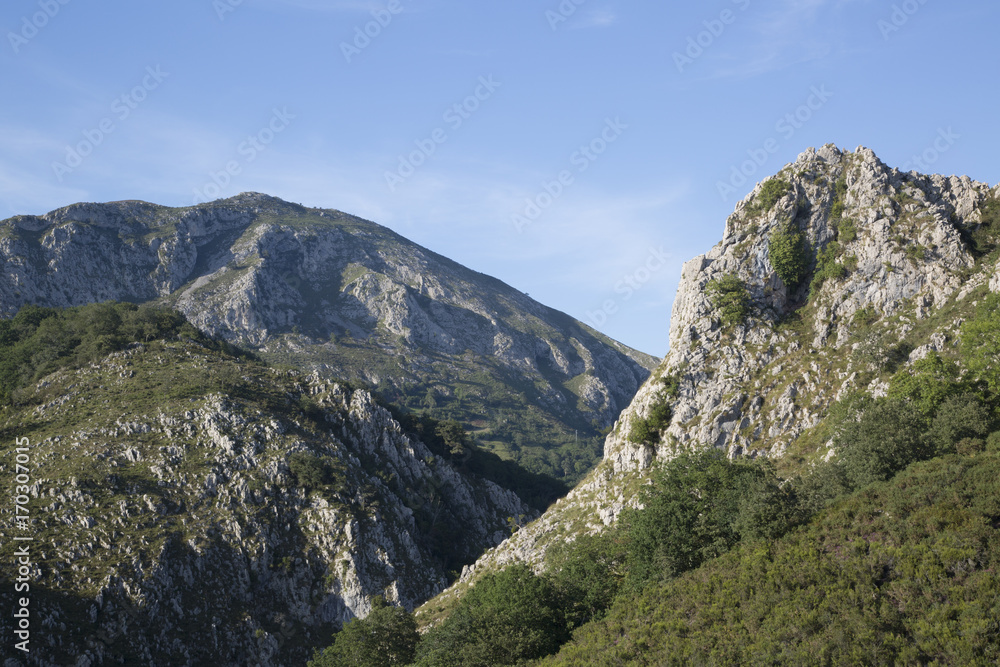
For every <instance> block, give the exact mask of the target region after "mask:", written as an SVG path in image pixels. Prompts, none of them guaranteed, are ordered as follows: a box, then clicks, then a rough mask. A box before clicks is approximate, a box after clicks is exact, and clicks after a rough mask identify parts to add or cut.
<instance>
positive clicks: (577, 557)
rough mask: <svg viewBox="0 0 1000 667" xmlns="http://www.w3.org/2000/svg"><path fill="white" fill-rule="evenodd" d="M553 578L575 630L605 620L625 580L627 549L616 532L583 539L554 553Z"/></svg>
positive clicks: (550, 560) (621, 537)
mask: <svg viewBox="0 0 1000 667" xmlns="http://www.w3.org/2000/svg"><path fill="white" fill-rule="evenodd" d="M549 553H550V558H549V563H550V567H549V574H550V576H551V577H552V581H553V583H554V584H555V586H556V588H557V589H559V591H560V593H561V595H562V597H563V599H564V601H565V602H564V604H565V605H566V613H567V618H568V619H569V621H570V624H571V625H573V626H578V625H582V624H583V623H586V622H588V621H591V620H594V619H598V618H601V617H602V616H603V615H604V614H605V612H606V611H607V610H608V609H610V608H611V604H612V603H613V602H614V600H615V597H616V596H617V595H618V591H619V589H620V588H621V585H622V581H623V580H624V578H625V562H626V559H627V555H628V552H627V548H626V543H625V540H624V538H623V536H622V535H621V534H620V532H619V531H617V530H615V529H609V530H607V531H605V532H604V533H601V534H599V535H580V536H579V537H577V538H576V539H575V540H574V541H572V542H570V543H564V544H560V545H558V546H556V547H554V548H553V549H552V550H551V551H550V552H549Z"/></svg>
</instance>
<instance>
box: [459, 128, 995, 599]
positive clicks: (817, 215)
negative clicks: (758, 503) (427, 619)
mask: <svg viewBox="0 0 1000 667" xmlns="http://www.w3.org/2000/svg"><path fill="white" fill-rule="evenodd" d="M998 196H1000V186H997V187H994V188H991V187H990V186H989V185H987V184H985V183H980V182H977V181H973V180H972V179H970V178H968V177H966V176H940V175H924V174H919V173H916V172H901V171H899V170H898V169H894V168H891V167H889V166H887V165H886V164H884V163H883V162H882V161H881V160H879V158H878V157H877V156H876V155H875V153H874V152H873V151H871V150H870V149H867V148H863V147H859V148H858V149H857V150H855V151H854V152H847V151H842V150H840V149H838V148H837V147H836V146H833V145H827V146H823V147H822V148H820V149H818V150H815V149H809V150H807V151H805V152H803V153H802V154H801V155H799V156H798V158H797V159H796V161H795V162H793V163H791V164H788V165H786V166H785V167H784V168H783V169H782V170H781V171H780V172H779V173H778V174H777V175H775V176H774V177H773V178H771V179H768V180H766V181H764V182H762V183H759V184H758V185H757V186H756V187H755V188H754V190H753V192H751V193H750V194H749V195H748V196H747V197H746V198H745V199H744V200H743V201H741V202H739V203H738V204H737V205H736V208H735V210H734V212H733V213H732V215H730V216H729V218H728V220H727V221H726V227H725V232H724V234H723V238H722V240H721V241H720V242H719V243H718V244H717V245H716V246H714V247H713V248H711V249H710V250H709V251H708V252H707V253H705V254H704V255H701V256H699V257H696V258H694V259H692V260H691V261H689V262H687V263H685V264H684V267H683V270H682V275H681V280H680V284H679V287H678V291H677V297H676V299H675V301H674V306H673V313H672V316H671V321H670V334H669V335H670V351H669V353H668V354H667V356H666V358H665V359H664V360H663V362H662V364H661V365H660V366H659V368H657V369H656V370H655V371H654V372H653V375H652V376H651V377H650V379H649V380H647V382H646V383H645V384H644V385H643V386H642V388H640V390H639V391H638V393H637V394H636V397H635V398H634V399H633V401H632V404H631V405H630V406H629V407H628V408H627V409H626V410H625V411H624V412H623V413H622V415H621V417H620V419H619V420H618V422H617V423H616V424H615V427H614V429H613V430H612V432H611V433H610V434H609V435H608V437H607V440H606V442H605V458H604V460H603V462H602V463H601V465H599V466H598V468H597V469H596V470H595V471H594V472H593V473H591V474H590V475H589V476H588V477H587V479H585V480H584V481H583V482H582V483H581V484H580V485H579V486H577V487H576V488H575V489H574V490H573V491H572V492H571V493H570V494H569V496H568V497H567V498H564V499H563V500H561V501H560V502H559V503H557V504H556V505H554V506H553V507H552V508H550V509H549V511H548V512H546V513H545V514H544V515H543V516H542V517H541V518H540V519H539V520H537V521H536V522H534V523H533V524H531V525H529V526H527V527H526V528H524V529H522V530H521V531H519V532H518V533H517V534H515V535H513V536H512V537H511V538H510V539H509V540H507V541H506V542H505V543H504V544H502V545H501V546H499V547H498V548H496V549H494V550H491V551H490V552H488V553H487V554H486V555H484V557H483V558H482V559H480V561H479V562H477V563H476V565H474V566H471V567H470V568H468V569H467V571H466V573H465V576H464V579H465V580H466V581H468V580H470V579H472V578H474V577H475V576H477V575H478V573H480V572H483V571H487V570H490V569H493V568H496V567H500V566H503V565H504V564H506V563H509V562H511V561H517V560H521V561H526V562H529V563H533V564H535V566H536V567H537V568H539V569H541V568H543V567H544V564H543V563H544V555H545V551H546V549H547V548H548V546H549V545H551V544H553V543H555V542H557V541H560V540H571V539H573V536H574V535H576V534H578V533H581V532H594V531H598V530H601V529H603V528H604V526H606V525H609V524H610V523H612V522H613V521H614V520H615V519H616V517H617V516H618V514H619V513H620V511H621V510H622V509H623V508H624V507H625V506H627V505H629V504H630V503H634V502H635V498H636V495H635V494H636V491H637V489H639V488H641V485H642V483H643V479H644V475H645V471H646V470H647V469H648V468H649V467H650V466H651V465H652V464H653V462H654V461H655V460H657V459H665V458H670V457H672V456H673V455H674V453H675V452H676V451H678V449H679V448H682V447H685V448H690V447H717V448H720V449H724V450H726V451H727V452H728V453H729V454H730V455H731V456H738V455H744V456H771V457H781V456H782V455H784V454H785V453H786V452H788V451H789V448H790V447H793V446H797V447H799V448H800V449H799V450H796V451H797V453H798V455H799V456H805V455H815V456H823V455H826V454H827V453H828V450H827V449H826V448H827V447H829V446H830V443H820V445H819V446H820V449H819V451H801V447H802V446H804V445H799V444H797V440H798V439H799V438H800V436H802V435H803V434H805V433H806V432H808V431H809V429H811V428H812V427H814V426H815V425H817V424H818V423H819V421H820V419H821V417H822V415H824V414H826V411H827V410H828V408H829V406H830V405H831V403H833V402H834V401H835V400H837V399H839V398H840V397H842V396H844V395H845V394H846V393H847V392H849V391H852V390H863V391H868V392H870V393H872V394H874V395H878V394H880V393H881V392H883V391H884V390H885V387H886V384H885V379H886V378H885V375H884V373H885V371H884V368H885V366H884V363H885V361H886V359H888V358H889V357H895V358H898V357H900V356H902V363H907V355H909V360H910V361H912V360H915V359H918V358H920V357H921V356H922V355H926V354H927V353H928V352H929V351H934V350H943V349H945V346H946V345H953V344H954V343H955V340H956V338H957V327H958V326H959V325H960V324H961V321H960V319H958V320H956V318H953V317H950V316H949V315H948V314H947V313H948V312H950V311H948V310H947V308H952V307H956V306H955V304H956V303H959V304H961V303H964V300H968V299H974V298H975V297H974V295H975V294H976V293H977V290H983V289H985V288H986V287H987V285H988V288H989V289H991V290H993V291H998V290H1000V264H998V265H996V266H989V265H984V264H983V263H982V261H983V258H982V257H977V255H976V254H975V253H974V252H973V251H972V248H971V245H970V242H969V239H970V238H972V237H973V236H974V234H975V233H976V231H977V229H978V228H979V226H980V225H981V223H983V221H984V220H983V211H984V205H986V203H987V202H988V201H990V200H992V199H995V198H997V197H998ZM783 232H784V233H788V232H791V233H793V234H800V235H801V237H802V239H803V240H804V243H803V244H802V247H803V259H804V265H805V275H804V276H803V280H802V281H801V282H800V283H799V284H798V285H787V284H785V282H784V281H783V280H782V278H781V277H780V276H779V275H778V273H777V271H776V270H775V267H774V266H773V264H772V260H771V257H770V250H771V243H772V241H773V240H774V239H775V238H776V235H778V234H780V233H783ZM725 276H735V277H736V278H737V279H738V281H739V282H740V283H741V284H742V285H743V286H744V287H745V289H746V294H747V295H748V297H749V316H748V317H747V318H746V320H745V322H743V323H741V324H738V325H727V324H726V323H725V322H724V321H723V320H722V318H721V317H720V313H719V309H718V308H716V307H715V306H714V305H713V303H712V298H711V296H710V290H709V289H708V288H709V285H710V284H711V283H712V282H713V281H717V280H719V279H721V278H723V277H725ZM941 313H944V314H941ZM893 363H898V362H896V361H894V362H893ZM873 364H874V366H873ZM880 364H883V365H882V366H880ZM873 367H874V368H881V369H882V370H880V371H878V372H874V373H873V372H872V368H873ZM862 378H864V379H865V380H864V381H865V384H859V383H860V382H861V381H862ZM664 380H667V381H668V382H666V383H665V382H664ZM668 387H669V388H668ZM663 404H667V405H668V406H669V414H670V420H669V424H668V425H667V426H666V428H665V429H664V430H663V432H662V437H659V438H657V439H655V440H654V441H646V442H636V441H635V438H634V437H633V428H634V426H635V425H636V424H638V423H639V422H640V421H643V420H647V419H648V418H649V416H650V415H651V414H652V413H653V406H654V405H663ZM809 446H811V447H815V446H816V445H809ZM455 594H456V593H455V591H450V592H448V593H446V594H445V597H448V596H453V595H455Z"/></svg>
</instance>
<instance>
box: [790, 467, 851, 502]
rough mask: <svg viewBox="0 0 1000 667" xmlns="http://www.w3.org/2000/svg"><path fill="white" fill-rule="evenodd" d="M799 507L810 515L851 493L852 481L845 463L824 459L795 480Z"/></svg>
mask: <svg viewBox="0 0 1000 667" xmlns="http://www.w3.org/2000/svg"><path fill="white" fill-rule="evenodd" d="M795 490H796V495H797V496H798V500H799V507H800V508H801V509H802V511H803V512H804V513H805V514H807V515H809V514H814V513H816V512H819V511H820V510H822V509H825V508H827V507H829V506H830V505H831V504H832V503H833V501H835V500H836V499H837V498H840V497H841V496H843V495H845V494H847V493H850V491H851V483H850V481H849V480H848V478H847V471H846V470H845V469H844V464H843V463H841V462H840V461H838V460H836V459H834V460H831V461H823V462H821V463H818V464H816V466H815V467H814V468H813V469H812V470H811V471H810V472H809V474H808V475H806V476H805V477H800V478H799V479H797V480H796V481H795Z"/></svg>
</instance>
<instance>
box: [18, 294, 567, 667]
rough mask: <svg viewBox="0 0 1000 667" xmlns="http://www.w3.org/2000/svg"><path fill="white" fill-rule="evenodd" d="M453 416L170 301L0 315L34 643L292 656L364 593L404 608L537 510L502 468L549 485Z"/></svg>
mask: <svg viewBox="0 0 1000 667" xmlns="http://www.w3.org/2000/svg"><path fill="white" fill-rule="evenodd" d="M428 428H429V430H428ZM453 431H454V429H453V428H452V427H450V426H449V425H447V424H437V426H436V428H435V424H434V422H432V421H427V420H424V421H420V420H413V419H405V420H404V423H402V424H401V423H400V422H398V421H397V420H396V419H394V418H393V416H392V414H391V413H390V412H389V411H388V410H386V409H385V408H383V407H381V406H380V405H379V404H378V402H377V401H375V400H374V399H373V397H372V395H371V394H370V393H368V392H367V391H365V390H363V389H357V388H352V387H351V386H350V385H347V384H343V383H331V382H328V381H326V380H324V379H321V378H320V377H319V376H317V375H315V374H307V373H303V372H298V371H291V370H280V369H275V368H273V367H271V366H269V365H267V364H266V363H264V362H262V361H260V360H259V359H256V358H255V357H254V356H253V355H249V354H247V353H244V352H241V351H239V350H236V349H233V348H231V347H230V346H229V345H228V344H226V343H224V342H219V341H215V340H212V339H209V338H208V337H206V336H204V335H203V334H201V333H200V332H198V331H197V330H196V329H195V328H194V327H192V326H191V325H190V324H189V323H187V322H186V321H185V320H184V318H183V317H182V316H181V315H179V314H177V313H175V312H172V311H168V310H162V309H156V308H151V307H146V306H143V307H137V306H134V305H128V304H120V305H113V304H101V305H91V306H85V307H80V308H76V309H70V310H48V309H41V308H37V307H26V308H24V309H22V310H21V312H20V313H19V314H18V315H17V317H15V318H13V319H12V320H4V321H0V435H2V438H0V454H2V456H0V492H2V494H3V495H4V497H6V498H8V499H11V502H13V499H15V498H16V497H18V496H20V497H23V498H24V500H25V502H24V503H21V505H20V507H21V509H22V510H26V514H20V513H19V514H18V515H17V516H16V517H15V516H12V514H13V513H14V511H15V508H14V506H13V505H12V504H11V503H7V504H5V506H4V508H3V512H4V514H5V517H6V518H5V520H4V521H3V522H2V525H0V558H2V560H3V562H4V563H6V564H8V565H10V564H14V563H17V562H18V559H19V557H18V556H16V555H15V550H16V549H19V548H21V547H23V546H25V545H26V544H27V545H28V547H29V550H30V558H29V561H30V566H27V567H26V572H27V574H25V576H24V577H23V580H24V582H26V583H27V585H28V586H29V587H30V590H29V591H28V593H29V595H30V600H31V607H30V613H31V619H32V621H31V622H32V625H31V628H32V633H33V634H32V644H31V653H30V660H29V663H28V664H33V665H54V664H148V665H168V664H169V665H183V664H206V663H213V664H222V665H247V664H258V665H292V664H304V662H305V660H306V658H308V656H309V655H310V654H311V651H312V649H313V648H314V647H315V646H320V645H323V644H325V643H326V642H328V640H329V637H330V635H331V633H332V632H333V631H334V630H335V629H336V628H338V627H339V626H340V624H341V623H343V622H344V621H346V620H348V619H350V618H353V617H355V616H365V615H366V614H367V613H368V612H369V610H370V608H371V604H372V599H373V598H374V597H375V596H384V597H385V598H387V599H388V600H389V601H390V602H391V603H393V604H395V605H401V606H404V607H406V608H412V607H413V606H414V605H416V604H418V603H420V602H422V601H423V600H425V599H427V598H428V597H430V596H431V595H433V594H435V593H436V592H438V591H440V590H441V589H442V588H443V587H444V586H446V585H447V583H448V582H449V580H450V579H451V578H452V577H453V576H454V572H455V571H457V570H458V569H460V568H461V567H462V566H463V565H464V564H467V563H469V562H471V561H472V560H473V559H474V558H475V557H476V556H477V555H478V554H479V553H481V552H482V550H483V549H484V548H486V547H488V546H492V545H494V544H497V543H498V542H499V541H500V540H502V539H503V538H504V537H505V536H506V535H508V534H509V525H510V521H509V519H510V518H511V517H514V518H517V517H524V518H526V519H528V518H531V517H533V516H537V510H535V509H533V508H532V507H530V506H529V505H528V503H527V502H525V501H524V500H522V499H521V498H519V497H518V495H516V493H515V492H514V491H511V490H510V488H511V487H512V488H515V489H516V490H517V491H518V492H520V493H522V495H524V496H525V497H527V498H531V496H532V494H533V493H545V492H546V486H545V484H546V482H545V481H544V480H542V479H540V478H538V476H532V475H529V474H527V473H524V472H523V471H521V472H518V471H517V470H516V469H512V467H511V466H510V465H509V464H505V463H503V462H502V461H500V460H499V459H497V458H496V457H494V456H492V455H490V454H487V453H484V452H480V451H476V450H474V448H473V447H472V446H471V443H468V442H466V441H464V439H463V438H462V436H461V431H460V430H459V431H458V433H457V434H456V433H454V432H453ZM418 432H423V434H424V436H427V437H425V438H424V439H423V440H421V439H420V438H418V435H417V434H418ZM424 436H421V437H424ZM15 438H16V440H15ZM428 438H429V439H428ZM16 446H17V447H22V448H23V449H19V450H17V452H16V453H17V457H15V447H16ZM19 463H23V465H22V466H20V467H17V466H18V465H19ZM16 468H17V469H16ZM15 473H17V474H15ZM19 474H24V475H26V479H25V478H20V479H19V478H18V476H17V475H19ZM490 479H496V480H498V481H500V482H502V483H505V484H507V485H508V488H504V487H501V486H500V485H498V484H497V483H495V482H493V481H490ZM15 484H18V485H19V486H17V487H15ZM536 484H538V485H540V486H538V487H536V486H534V485H536ZM549 491H551V489H549ZM19 502H20V501H19ZM12 537H30V538H31V541H30V542H14V541H12ZM13 573H14V570H13V569H9V568H5V570H4V574H3V575H2V576H0V604H3V605H4V608H5V609H8V610H11V609H13V608H14V606H15V605H14V597H15V592H14V590H15V589H14V581H13V576H14V574H13ZM12 623H13V621H12V617H11V615H10V614H5V615H4V617H3V619H2V620H0V632H2V634H3V635H4V636H5V637H8V638H9V637H12V636H13V634H12V631H13V628H12ZM84 658H86V659H88V660H90V661H91V662H86V661H84V662H77V660H78V659H81V660H83V659H84ZM123 661H124V662H123Z"/></svg>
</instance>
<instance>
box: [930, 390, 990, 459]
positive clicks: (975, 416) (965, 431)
mask: <svg viewBox="0 0 1000 667" xmlns="http://www.w3.org/2000/svg"><path fill="white" fill-rule="evenodd" d="M990 421H991V420H990V411H989V409H988V408H987V407H986V406H985V405H983V399H982V398H981V397H980V396H979V394H959V395H957V396H952V397H950V398H948V399H946V400H945V401H944V402H942V403H941V406H940V408H939V409H938V411H937V415H936V416H935V417H934V421H933V422H932V423H931V427H930V429H929V430H928V431H927V435H926V437H927V440H928V444H929V446H930V447H931V448H932V449H933V451H934V453H936V454H945V453H950V452H953V451H955V446H956V443H958V442H959V441H960V440H965V439H969V438H983V437H986V435H987V434H988V433H989V432H990V425H991V424H990Z"/></svg>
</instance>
